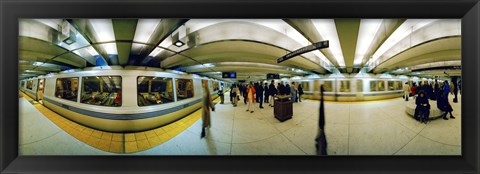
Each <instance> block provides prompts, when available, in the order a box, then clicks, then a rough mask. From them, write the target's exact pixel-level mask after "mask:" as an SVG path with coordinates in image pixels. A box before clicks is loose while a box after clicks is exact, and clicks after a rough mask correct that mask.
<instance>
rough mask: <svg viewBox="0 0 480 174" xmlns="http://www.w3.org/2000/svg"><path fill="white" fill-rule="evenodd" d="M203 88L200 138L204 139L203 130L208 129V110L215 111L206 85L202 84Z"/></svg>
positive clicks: (209, 122)
mask: <svg viewBox="0 0 480 174" xmlns="http://www.w3.org/2000/svg"><path fill="white" fill-rule="evenodd" d="M202 86H203V106H202V133H201V134H200V138H203V137H205V128H207V127H208V128H210V125H211V121H210V108H211V109H212V111H215V106H214V105H213V103H212V100H211V99H210V90H208V83H205V82H204V83H202Z"/></svg>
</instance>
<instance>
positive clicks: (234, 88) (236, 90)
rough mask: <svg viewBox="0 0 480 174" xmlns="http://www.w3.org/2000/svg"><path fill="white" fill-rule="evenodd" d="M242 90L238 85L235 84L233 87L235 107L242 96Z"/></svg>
mask: <svg viewBox="0 0 480 174" xmlns="http://www.w3.org/2000/svg"><path fill="white" fill-rule="evenodd" d="M239 96H240V90H239V89H238V87H237V85H236V84H234V85H233V89H232V97H233V98H232V99H233V107H237V103H238V99H239V98H240V97H239Z"/></svg>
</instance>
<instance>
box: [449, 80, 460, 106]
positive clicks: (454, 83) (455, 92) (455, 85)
mask: <svg viewBox="0 0 480 174" xmlns="http://www.w3.org/2000/svg"><path fill="white" fill-rule="evenodd" d="M451 87H452V91H453V96H454V97H455V98H453V103H457V102H458V98H457V95H458V82H457V77H453V78H452V85H451Z"/></svg>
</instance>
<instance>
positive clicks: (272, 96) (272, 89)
mask: <svg viewBox="0 0 480 174" xmlns="http://www.w3.org/2000/svg"><path fill="white" fill-rule="evenodd" d="M268 90H269V93H268V95H269V96H270V101H271V102H272V103H269V104H268V106H271V107H273V104H275V95H277V88H275V81H274V80H272V82H271V83H270V85H269V86H268Z"/></svg>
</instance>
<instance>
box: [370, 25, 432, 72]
mask: <svg viewBox="0 0 480 174" xmlns="http://www.w3.org/2000/svg"><path fill="white" fill-rule="evenodd" d="M435 21H436V19H408V20H406V21H405V22H404V23H403V24H402V25H400V27H398V28H397V29H396V30H395V31H394V32H393V33H392V34H391V35H390V36H389V37H388V38H387V40H385V42H383V44H382V45H381V46H380V47H379V48H378V49H377V51H376V52H375V53H374V54H373V56H372V58H371V59H370V61H369V62H370V64H373V63H374V62H375V60H377V59H378V58H379V57H380V56H382V55H383V54H384V53H385V52H387V51H388V50H390V49H391V48H392V47H393V46H395V45H396V44H397V43H398V42H400V41H401V40H403V39H404V38H405V37H407V36H409V35H410V34H412V33H413V32H415V31H416V30H418V29H421V28H422V27H425V26H427V25H428V24H431V23H433V22H435Z"/></svg>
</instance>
